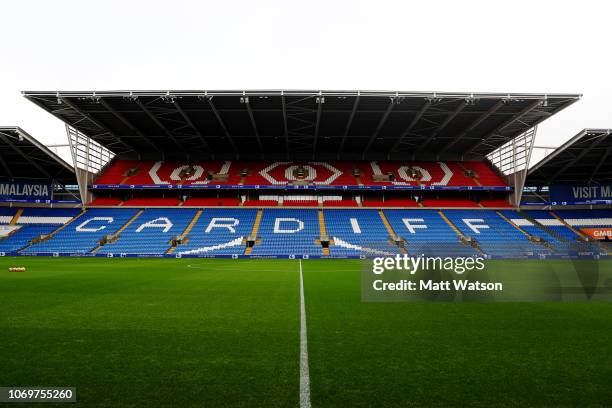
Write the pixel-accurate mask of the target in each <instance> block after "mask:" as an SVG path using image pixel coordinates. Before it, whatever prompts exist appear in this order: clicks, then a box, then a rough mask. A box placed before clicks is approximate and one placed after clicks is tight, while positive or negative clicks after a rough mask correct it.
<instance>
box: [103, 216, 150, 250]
mask: <svg viewBox="0 0 612 408" xmlns="http://www.w3.org/2000/svg"><path fill="white" fill-rule="evenodd" d="M143 212H144V210H142V209H141V210H138V212H136V214H134V215H133V216H132V218H130V219H129V220H128V222H126V223H125V224H123V226H122V227H121V228H119V229H118V230H117V231H116V232H115V233H114V234H112V235H111V236H110V237H109V238H108V241H106V242H104V243H103V242H100V243H99V244H98V246H97V247H95V248H94V249H92V250H91V253H92V254H95V253H96V252H98V251H99V250H100V249H101V248H102V247H103V246H105V245H108V244H112V243H114V242H115V241H116V240H117V239H119V235H121V233H122V232H123V231H124V230H125V229H126V228H127V227H129V226H130V225H131V224H132V223H133V222H134V221H136V219H137V218H138V217H139V216H140V214H142V213H143Z"/></svg>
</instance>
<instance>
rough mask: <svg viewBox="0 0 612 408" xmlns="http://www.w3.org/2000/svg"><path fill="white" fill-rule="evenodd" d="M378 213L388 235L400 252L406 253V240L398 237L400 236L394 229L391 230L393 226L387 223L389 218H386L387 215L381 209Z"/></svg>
mask: <svg viewBox="0 0 612 408" xmlns="http://www.w3.org/2000/svg"><path fill="white" fill-rule="evenodd" d="M378 215H379V216H380V219H381V221H382V222H383V224H384V226H385V228H386V229H387V232H388V233H389V236H390V237H391V239H392V240H393V242H395V243H396V245H397V246H398V248H399V250H400V253H401V254H407V253H408V251H407V250H406V242H405V241H403V240H402V239H400V237H399V236H398V235H397V234H396V233H395V231H394V230H393V227H392V226H391V224H390V223H389V220H388V219H387V216H386V215H385V213H384V212H383V210H378Z"/></svg>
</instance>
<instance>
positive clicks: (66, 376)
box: [0, 258, 612, 407]
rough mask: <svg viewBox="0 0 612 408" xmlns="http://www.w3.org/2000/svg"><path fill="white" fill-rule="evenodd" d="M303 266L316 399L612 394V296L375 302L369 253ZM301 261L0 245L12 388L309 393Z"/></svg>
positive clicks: (589, 400) (0, 338) (113, 396)
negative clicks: (366, 295)
mask: <svg viewBox="0 0 612 408" xmlns="http://www.w3.org/2000/svg"><path fill="white" fill-rule="evenodd" d="M14 264H19V265H25V266H27V267H28V271H27V272H25V273H9V272H6V271H7V267H8V266H10V265H14ZM188 265H192V266H195V268H194V267H188ZM537 265H538V261H521V262H498V263H496V264H495V268H498V269H503V270H507V271H512V270H514V269H517V268H520V269H522V270H529V268H532V269H534V270H535V268H536V267H537ZM558 265H560V267H561V268H562V267H563V266H562V265H564V264H563V262H559V263H558ZM604 267H610V263H607V264H605V266H604ZM303 268H304V285H305V297H306V308H307V317H308V346H309V358H310V377H311V390H312V394H311V395H312V404H313V406H314V407H328V406H330V407H331V406H337V407H348V406H472V405H474V406H487V407H489V406H581V407H582V406H606V405H608V406H609V405H611V404H612V387H610V379H611V378H612V303H609V302H574V303H562V302H538V303H509V302H504V303H493V302H486V303H476V302H468V303H450V302H407V303H366V302H362V301H361V286H360V268H361V264H360V263H359V261H350V260H331V261H316V260H310V261H304V262H303ZM298 270H299V269H298V264H297V261H280V260H279V261H273V260H253V261H247V260H188V259H176V260H175V259H164V260H155V259H150V260H145V259H104V258H91V259H87V258H79V259H67V258H58V259H54V258H19V259H15V258H0V386H8V385H10V386H35V385H38V386H75V387H77V396H78V400H79V403H78V404H77V405H79V406H96V405H97V406H109V407H118V406H158V405H164V406H170V405H174V406H199V407H201V406H206V407H209V406H265V407H274V406H297V405H298V391H299V319H300V316H299V274H298V273H299V272H298ZM21 406H23V405H21ZM38 406H40V405H38Z"/></svg>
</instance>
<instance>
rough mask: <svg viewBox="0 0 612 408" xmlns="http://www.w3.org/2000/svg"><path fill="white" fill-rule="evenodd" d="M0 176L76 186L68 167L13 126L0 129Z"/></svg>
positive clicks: (70, 167)
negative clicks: (53, 181)
mask: <svg viewBox="0 0 612 408" xmlns="http://www.w3.org/2000/svg"><path fill="white" fill-rule="evenodd" d="M0 177H2V178H8V179H43V180H55V181H56V182H59V183H61V184H76V178H75V175H74V170H73V168H72V166H70V165H69V164H68V163H66V162H65V161H64V160H62V159H61V158H60V157H59V156H58V155H56V154H55V153H53V152H52V151H51V150H49V149H48V148H47V147H45V146H44V145H43V144H42V143H40V142H39V141H38V140H36V139H34V138H33V137H32V136H30V135H29V134H28V133H26V132H25V131H24V130H23V129H21V128H19V127H16V126H12V127H0Z"/></svg>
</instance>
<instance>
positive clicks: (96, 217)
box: [0, 91, 612, 258]
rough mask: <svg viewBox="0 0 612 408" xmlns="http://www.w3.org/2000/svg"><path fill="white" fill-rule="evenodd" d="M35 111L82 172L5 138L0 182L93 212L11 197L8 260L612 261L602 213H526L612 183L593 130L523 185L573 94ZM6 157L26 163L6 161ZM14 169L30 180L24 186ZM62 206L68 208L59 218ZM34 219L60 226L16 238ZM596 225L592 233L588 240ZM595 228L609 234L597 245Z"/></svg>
mask: <svg viewBox="0 0 612 408" xmlns="http://www.w3.org/2000/svg"><path fill="white" fill-rule="evenodd" d="M24 96H25V97H26V98H27V99H29V100H30V101H32V102H34V103H35V104H37V105H38V106H40V107H41V108H42V109H44V110H46V111H48V112H49V113H51V114H53V115H54V116H56V117H57V118H59V119H61V120H62V121H63V122H64V123H65V124H66V131H67V136H68V139H69V144H70V148H71V152H72V158H73V162H74V169H75V170H74V171H73V170H72V168H71V167H70V166H68V165H67V164H66V163H64V162H63V161H61V159H59V158H57V156H55V155H54V154H53V153H51V152H50V151H48V150H47V149H46V148H44V147H43V146H41V145H40V144H39V143H37V142H35V140H34V139H33V138H31V137H30V136H27V135H25V133H24V132H22V131H21V130H18V129H17V130H14V131H13V132H14V135H13V136H9V135H11V134H12V133H10V131H2V132H0V138H1V140H0V142H2V143H5V144H6V146H3V147H2V158H3V160H2V164H3V166H2V167H3V168H4V171H5V174H4V176H5V177H6V178H7V179H11V180H14V179H15V177H13V176H17V175H19V177H21V176H23V178H26V179H34V178H42V179H45V180H53V181H54V182H62V183H70V184H72V185H74V184H76V185H78V197H79V198H80V201H81V202H82V205H76V206H75V205H74V204H73V205H72V207H78V208H65V207H68V205H67V204H66V203H63V204H64V205H60V204H62V203H58V202H55V201H53V199H51V198H48V199H47V201H45V202H44V203H43V202H41V203H39V205H37V206H36V207H35V208H25V209H24V208H21V207H23V206H20V204H19V202H18V201H11V200H6V201H11V202H10V203H6V204H5V206H3V207H1V208H0V210H1V211H2V223H3V224H5V225H4V226H3V227H2V228H4V231H5V232H4V234H3V237H2V238H0V251H1V252H2V253H4V254H11V255H19V254H21V255H80V256H109V257H111V256H119V257H130V256H147V257H148V256H150V257H312V258H316V257H338V258H343V257H364V256H374V255H382V254H398V253H399V254H402V253H404V254H412V255H420V254H426V255H435V256H439V255H445V256H453V255H455V256H465V255H469V254H479V255H484V256H486V257H489V258H529V257H537V258H545V257H567V256H573V255H579V254H580V255H584V254H586V255H596V256H601V255H606V254H607V253H608V250H607V249H606V247H604V246H603V244H601V243H600V242H598V241H599V237H600V235H601V231H603V229H605V228H607V227H610V226H612V212H611V211H610V210H609V209H605V208H602V209H598V210H597V211H585V210H584V207H580V206H578V207H577V208H573V207H572V208H571V209H569V208H568V209H564V210H561V211H558V210H557V209H554V211H553V209H552V208H551V207H543V206H535V207H533V208H531V207H530V206H527V207H525V208H523V207H522V206H520V203H521V200H523V201H524V199H527V200H531V199H532V197H533V196H534V194H535V195H538V196H541V193H542V191H544V190H545V188H544V187H546V188H548V187H549V186H550V182H549V181H550V180H553V181H559V182H563V183H574V184H576V183H578V182H580V183H584V180H588V181H589V183H592V182H597V183H599V184H598V185H601V183H604V184H605V182H606V181H607V182H608V185H609V181H610V174H611V173H610V169H609V161H608V160H607V158H608V157H609V154H610V151H611V150H612V148H611V147H610V146H611V141H612V138H611V137H610V136H609V134H610V132H609V131H595V130H585V131H583V132H582V133H581V134H580V135H578V136H577V137H575V138H574V139H572V140H571V141H570V142H568V143H566V144H565V145H563V146H561V147H560V148H559V149H558V150H556V151H555V152H554V153H553V154H551V155H549V156H548V157H547V158H545V159H544V160H543V161H542V162H540V163H539V164H538V165H536V166H535V167H533V168H532V169H531V170H530V171H529V173H528V166H529V161H530V157H531V152H532V149H533V143H534V139H535V135H536V132H537V125H538V124H539V123H540V122H542V121H543V120H545V119H547V118H549V117H550V116H552V115H554V114H556V113H557V112H559V111H560V110H562V109H564V108H565V107H567V106H569V105H571V104H572V103H574V102H576V101H578V100H579V98H580V95H571V94H556V95H551V94H548V95H547V94H475V93H418V92H416V93H415V92H410V93H408V92H364V91H138V92H136V91H126V92H24ZM20 135H21V136H20ZM15 139H17V140H18V141H19V143H25V144H29V145H31V146H34V147H35V148H36V149H37V150H36V151H37V152H38V153H37V154H39V155H46V158H43V159H41V160H40V161H44V160H46V161H47V162H49V163H47V165H46V166H43V165H42V164H40V163H39V160H38V159H35V158H34V157H36V156H33V155H31V154H28V153H27V152H26V151H25V147H19V146H18V144H17V142H16V141H15ZM7 148H8V149H12V150H13V152H15V153H17V156H19V157H17V156H5V155H4V154H5V153H4V150H7ZM29 149H30V150H32V147H30V148H29ZM19 151H21V152H22V153H23V154H19ZM24 155H26V156H29V157H26V156H24ZM16 162H20V163H22V164H23V165H24V170H23V172H22V170H20V169H19V168H18V167H16V166H13V163H16ZM583 162H584V163H585V165H584V166H582V163H583ZM587 162H588V165H587V164H586V163H587ZM51 165H55V166H56V167H57V168H55V169H52V168H50V166H51ZM60 170H61V172H60ZM10 171H12V172H13V173H16V172H17V171H19V173H18V174H11V173H10ZM30 171H31V172H34V171H35V172H36V173H32V174H30V173H28V172H30ZM58 185H59V184H58ZM62 185H63V184H62ZM525 185H527V188H526V191H527V193H528V196H526V197H523V196H522V194H523V191H524V187H525ZM551 188H552V187H551ZM70 191H71V192H72V193H74V189H72V190H70ZM546 191H548V190H546ZM544 202H550V200H548V201H546V200H544ZM577 204H583V203H577ZM603 204H608V208H609V204H610V202H606V203H603ZM58 206H62V207H64V208H49V207H58ZM18 207H19V208H18ZM32 219H36V220H41V221H40V223H41V224H43V225H49V227H48V228H45V229H40V230H35V229H34V228H32V230H31V231H29V232H28V233H27V234H26V233H23V232H20V231H19V229H18V228H17V227H19V226H20V225H21V224H28V226H30V220H32ZM51 226H53V227H51ZM586 226H588V227H589V228H591V230H588V231H584V230H583V229H582V228H583V227H586ZM597 228H599V229H601V231H600V232H599V235H598V234H597V233H595V232H594V231H592V230H593V229H597ZM22 229H23V228H22ZM604 236H605V233H604Z"/></svg>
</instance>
